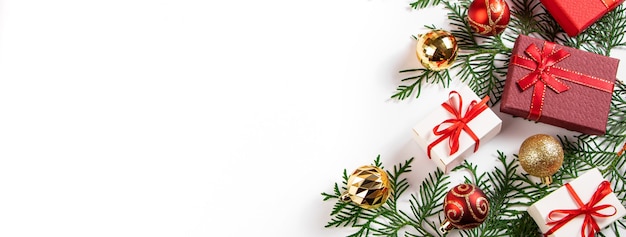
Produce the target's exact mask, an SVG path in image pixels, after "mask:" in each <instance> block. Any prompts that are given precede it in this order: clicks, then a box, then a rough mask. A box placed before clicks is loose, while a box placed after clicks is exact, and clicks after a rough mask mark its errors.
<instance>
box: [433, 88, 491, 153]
mask: <svg viewBox="0 0 626 237" xmlns="http://www.w3.org/2000/svg"><path fill="white" fill-rule="evenodd" d="M455 97H458V100H459V102H458V107H456V108H455V107H454V105H453V104H454V102H453V99H454V98H455ZM488 101H489V96H485V98H483V100H482V101H480V102H477V101H475V100H473V101H471V102H470V104H469V106H468V107H467V111H466V112H465V116H463V115H462V110H463V97H461V94H459V93H458V92H456V91H451V92H450V95H449V98H448V101H447V102H444V103H442V104H441V106H442V107H443V108H444V109H445V110H447V111H448V112H449V113H451V114H452V115H453V116H454V117H453V118H451V119H446V120H444V121H443V122H441V123H440V124H437V126H435V127H434V128H433V134H435V135H436V136H440V137H439V138H437V140H435V141H434V142H432V143H430V144H429V145H428V148H427V153H428V158H429V159H431V155H430V154H431V150H432V149H433V147H435V146H436V145H437V144H439V143H440V142H442V141H443V140H445V139H447V138H449V139H448V147H449V148H450V155H452V154H454V153H456V152H457V151H458V150H459V138H460V137H461V132H463V131H465V132H466V133H467V134H468V135H469V136H470V137H471V138H472V139H473V140H474V141H475V142H476V144H475V145H474V152H476V151H477V150H478V146H479V143H480V139H478V136H476V134H475V133H474V131H472V129H471V128H470V127H469V126H467V123H469V122H470V121H472V119H474V118H476V117H477V116H478V115H479V114H480V113H482V112H483V111H485V110H486V109H487V108H489V107H488V106H487V102H488ZM444 124H450V126H448V127H446V128H444V129H440V127H442V126H443V125H444Z"/></svg>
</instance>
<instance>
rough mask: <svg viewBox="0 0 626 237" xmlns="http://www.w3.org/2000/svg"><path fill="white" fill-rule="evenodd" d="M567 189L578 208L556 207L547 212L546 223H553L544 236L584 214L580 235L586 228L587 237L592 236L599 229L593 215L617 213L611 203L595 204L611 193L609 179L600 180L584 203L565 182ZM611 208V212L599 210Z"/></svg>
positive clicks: (608, 215) (603, 215)
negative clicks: (558, 216) (594, 190)
mask: <svg viewBox="0 0 626 237" xmlns="http://www.w3.org/2000/svg"><path fill="white" fill-rule="evenodd" d="M565 187H566V188H567V191H568V192H569V194H570V196H571V197H572V199H574V202H576V205H577V206H578V209H558V210H553V211H551V212H550V214H548V218H549V219H550V220H552V221H550V222H548V223H547V224H548V225H554V226H553V227H552V228H551V229H550V230H548V232H546V233H545V234H543V235H544V236H548V235H551V234H553V233H554V232H556V231H557V230H558V229H560V228H561V227H563V226H564V225H566V224H567V223H568V222H569V221H571V220H572V219H574V218H576V217H577V216H580V215H584V216H585V218H584V220H583V225H582V228H581V236H582V237H585V236H586V235H585V230H588V231H587V233H588V235H587V236H589V237H593V236H594V235H595V234H596V233H597V232H598V231H600V227H599V226H598V222H597V221H596V219H595V218H594V216H595V217H600V218H604V217H610V216H613V215H615V214H617V209H616V208H615V206H613V205H609V204H603V205H597V204H598V203H599V202H600V201H601V200H602V199H604V197H606V196H607V195H609V194H611V193H612V192H613V190H611V183H609V181H606V180H605V181H602V183H600V185H599V186H598V189H597V190H596V192H595V193H594V194H593V196H591V199H590V200H589V202H587V203H586V204H585V203H583V201H582V200H581V199H580V197H579V196H578V194H577V193H576V191H575V190H574V188H572V186H571V185H570V184H569V183H567V184H565ZM609 208H613V212H612V213H611V214H605V213H601V212H600V211H601V210H604V209H609ZM554 215H565V216H564V217H562V218H560V219H557V220H554V218H553V216H554Z"/></svg>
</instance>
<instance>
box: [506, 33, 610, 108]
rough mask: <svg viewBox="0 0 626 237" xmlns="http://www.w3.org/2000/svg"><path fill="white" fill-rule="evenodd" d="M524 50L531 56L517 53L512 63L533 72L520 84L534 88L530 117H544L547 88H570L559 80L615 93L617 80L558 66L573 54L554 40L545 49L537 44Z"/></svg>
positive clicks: (559, 90) (563, 89) (562, 90)
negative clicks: (557, 47)
mask: <svg viewBox="0 0 626 237" xmlns="http://www.w3.org/2000/svg"><path fill="white" fill-rule="evenodd" d="M524 52H525V53H526V55H527V56H528V57H524V56H520V55H515V56H513V58H512V59H511V63H512V64H513V65H515V66H518V67H522V68H525V69H528V70H530V71H531V72H530V73H528V74H527V75H525V76H524V77H522V78H521V79H519V80H518V81H517V85H518V86H519V87H520V88H521V89H522V91H525V90H527V89H529V88H531V87H534V89H533V95H532V100H531V104H530V112H529V114H528V119H531V120H539V118H540V117H541V111H542V108H543V101H544V97H545V93H546V87H548V88H550V89H552V90H553V91H554V92H556V93H557V94H559V93H562V92H565V91H567V90H569V89H570V87H569V86H567V85H566V84H565V83H564V82H563V81H561V80H559V79H562V80H566V81H570V82H574V83H577V84H580V85H583V86H587V87H591V88H594V89H597V90H601V91H605V92H608V93H612V92H613V83H612V82H610V81H607V80H604V79H600V78H596V77H592V76H588V75H585V74H582V73H579V72H574V71H570V70H568V69H564V68H561V67H558V66H556V64H558V63H559V62H560V61H562V60H563V59H565V58H567V57H569V56H570V53H568V52H567V51H565V50H564V49H563V48H560V49H558V50H557V49H556V44H554V43H552V42H545V43H544V45H543V48H542V49H541V50H540V49H539V48H538V47H537V45H535V44H531V45H529V46H528V48H526V50H525V51H524Z"/></svg>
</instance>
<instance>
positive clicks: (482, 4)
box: [467, 0, 511, 36]
mask: <svg viewBox="0 0 626 237" xmlns="http://www.w3.org/2000/svg"><path fill="white" fill-rule="evenodd" d="M510 18H511V12H510V10H509V5H507V4H506V2H505V1H504V0H474V1H473V2H472V4H470V6H469V9H468V10H467V20H468V21H469V24H470V26H471V27H472V29H473V30H474V31H475V32H476V33H478V34H481V35H486V36H492V35H498V34H500V33H502V31H504V29H506V27H507V25H508V24H509V20H510Z"/></svg>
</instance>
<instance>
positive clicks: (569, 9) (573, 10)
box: [541, 0, 624, 36]
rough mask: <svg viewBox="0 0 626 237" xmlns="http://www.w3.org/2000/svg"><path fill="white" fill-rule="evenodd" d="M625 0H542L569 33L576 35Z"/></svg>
mask: <svg viewBox="0 0 626 237" xmlns="http://www.w3.org/2000/svg"><path fill="white" fill-rule="evenodd" d="M623 2H624V0H541V3H542V4H543V5H544V6H545V7H546V10H547V11H548V12H549V13H550V15H552V17H554V20H556V22H557V23H559V25H560V26H561V28H563V30H565V32H566V33H567V35H569V36H576V35H578V34H580V32H583V31H584V30H585V29H587V27H589V26H591V25H592V24H593V23H595V22H596V21H598V20H599V19H600V18H602V16H604V15H605V14H606V13H608V12H609V11H611V10H613V9H615V8H616V7H617V6H619V5H620V4H622V3H623Z"/></svg>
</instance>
